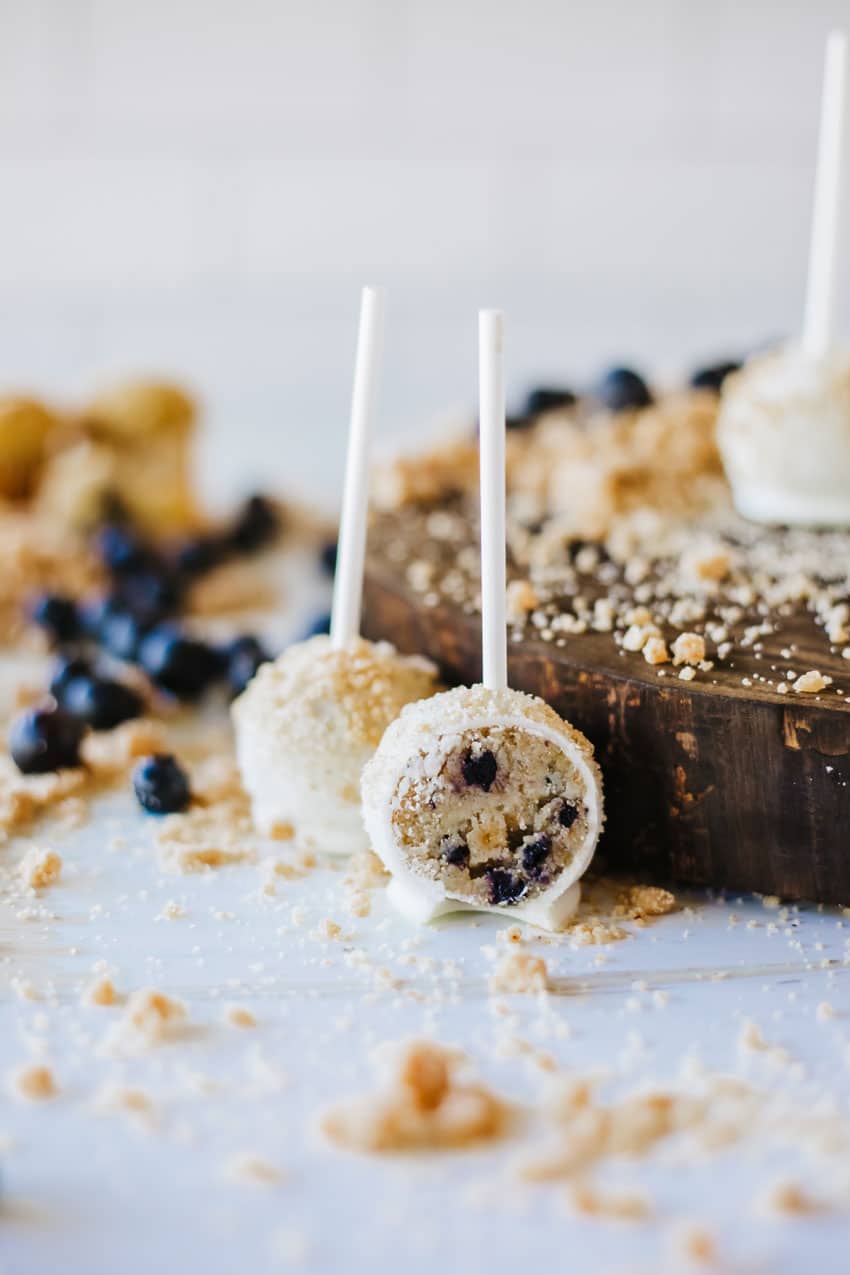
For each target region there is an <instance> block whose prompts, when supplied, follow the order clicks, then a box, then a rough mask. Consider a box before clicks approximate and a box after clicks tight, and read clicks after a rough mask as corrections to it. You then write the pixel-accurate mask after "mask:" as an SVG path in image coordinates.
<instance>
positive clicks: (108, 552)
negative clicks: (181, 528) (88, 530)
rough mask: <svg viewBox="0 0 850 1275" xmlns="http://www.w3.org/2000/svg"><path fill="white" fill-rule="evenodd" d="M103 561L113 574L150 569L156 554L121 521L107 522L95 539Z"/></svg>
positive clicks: (126, 573)
mask: <svg viewBox="0 0 850 1275" xmlns="http://www.w3.org/2000/svg"><path fill="white" fill-rule="evenodd" d="M95 545H96V548H97V552H98V555H99V557H100V560H101V562H102V563H103V565H104V566H105V567H106V569H107V570H108V571H110V572H112V574H113V575H128V574H131V573H133V572H137V571H147V570H150V568H151V567H152V566H155V565H156V561H157V559H156V555H155V554H154V553H153V552H152V551H151V549H150V548H149V547H148V546H147V545H146V544H145V543H144V541H143V540H141V539H140V538H139V537H138V536H137V535H136V534H135V532H133V531H131V530H130V528H129V527H127V526H124V525H123V524H121V523H107V524H106V526H104V527H101V529H100V531H99V532H98V533H97V537H96V539H95Z"/></svg>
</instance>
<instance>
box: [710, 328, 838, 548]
mask: <svg viewBox="0 0 850 1275" xmlns="http://www.w3.org/2000/svg"><path fill="white" fill-rule="evenodd" d="M717 441H718V445H719V447H720V451H721V454H722V456H723V463H724V465H725V466H726V473H727V476H728V478H729V482H730V483H731V485H732V493H733V496H734V500H735V505H736V507H737V509H738V511H739V513H741V514H743V516H744V517H745V518H751V519H752V520H753V521H754V522H765V523H779V524H790V525H803V526H812V527H825V526H841V525H850V353H847V352H843V351H834V352H831V353H830V354H829V355H827V357H825V358H823V359H812V358H810V357H809V356H808V355H806V354H805V352H804V351H803V350H801V349H799V348H797V347H788V348H786V349H782V350H776V351H772V352H771V353H770V354H764V355H760V356H758V357H756V358H753V359H750V360H749V362H748V363H746V364H745V366H744V367H743V368H742V369H741V371H739V372H736V373H734V374H733V375H732V376H729V377H728V378H727V380H726V382H725V383H724V387H723V395H722V399H721V403H720V414H719V416H718V421H717Z"/></svg>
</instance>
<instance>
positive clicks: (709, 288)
mask: <svg viewBox="0 0 850 1275" xmlns="http://www.w3.org/2000/svg"><path fill="white" fill-rule="evenodd" d="M848 18H850V5H848V3H847V0H737V2H736V0H572V2H570V0H561V2H560V3H558V2H557V0H523V3H516V2H514V0H489V2H488V0H427V2H426V0H297V2H296V0H0V158H2V166H1V167H0V227H2V236H1V237H0V385H2V386H9V387H11V386H31V387H35V388H38V389H43V390H50V391H56V392H59V391H61V392H63V393H71V394H76V393H78V392H83V391H85V390H86V389H87V388H89V387H90V386H92V385H93V384H95V383H96V382H97V381H98V379H99V378H101V377H103V376H105V375H108V374H112V373H115V372H119V371H124V370H127V369H137V368H141V369H146V368H150V369H162V370H165V371H171V372H174V373H177V374H180V375H182V376H185V377H188V378H189V380H190V381H191V382H193V383H194V384H195V385H196V386H197V387H198V388H199V389H200V390H201V391H202V393H203V395H204V397H205V399H206V401H207V405H208V409H209V413H210V442H209V447H208V448H207V451H206V456H205V461H204V468H205V477H206V480H207V481H208V482H209V483H210V485H211V487H213V488H215V489H216V490H218V491H222V490H223V489H224V488H225V487H227V486H231V485H234V484H244V483H249V482H251V481H252V480H254V481H262V482H264V483H265V484H266V485H268V484H269V483H270V481H272V479H277V480H278V481H279V482H280V483H282V484H284V485H289V486H298V485H301V486H302V487H303V486H305V485H306V486H307V487H309V488H310V489H311V490H313V491H316V492H325V493H330V496H331V499H332V498H333V490H334V489H333V483H334V482H335V480H336V478H337V476H338V474H339V472H340V469H341V457H340V456H339V455H338V448H337V442H338V440H339V438H340V434H341V431H342V430H343V429H344V425H345V418H346V413H347V398H348V392H349V384H350V376H351V356H352V349H353V342H354V327H355V320H356V309H357V300H358V297H357V294H358V289H359V286H360V284H361V283H362V282H364V281H366V282H368V281H378V282H385V283H386V284H387V285H388V286H389V288H390V289H391V310H390V330H389V336H388V346H387V379H386V392H385V394H384V400H383V411H382V430H383V432H384V433H385V434H387V435H394V434H401V433H405V432H406V433H410V432H414V431H416V430H417V429H419V428H421V426H422V424H423V422H426V421H427V420H428V419H429V417H431V416H432V415H433V414H434V413H435V412H439V411H441V410H442V409H444V408H445V407H446V406H447V405H451V404H458V403H464V402H469V401H471V400H472V397H473V393H474V385H475V367H474V351H475V310H476V308H477V307H478V306H479V305H481V304H490V305H492V304H498V305H503V306H505V307H506V308H507V310H508V314H509V323H510V336H509V341H510V345H509V362H510V369H511V383H512V386H513V389H514V391H515V393H520V392H521V391H522V389H523V388H524V387H525V386H526V385H527V384H528V383H530V382H532V381H533V380H535V379H536V378H540V377H547V378H552V377H555V378H564V377H566V378H568V379H571V380H576V379H577V380H581V379H582V378H585V377H587V376H590V375H592V374H593V373H594V372H595V371H596V370H597V369H598V368H599V367H600V365H603V364H605V363H606V362H609V361H611V360H631V361H634V362H636V363H637V364H638V365H649V366H651V367H656V368H659V369H663V370H665V371H674V372H675V371H678V370H679V369H680V368H684V367H685V366H686V365H689V364H691V363H692V362H693V360H695V359H701V358H703V357H704V356H715V355H723V354H726V353H727V352H731V353H735V352H737V351H739V350H740V349H742V348H745V347H747V346H748V345H752V344H755V343H760V342H761V341H763V340H764V339H767V338H770V337H772V336H775V335H778V334H782V333H784V332H788V331H791V330H793V329H794V326H795V324H796V323H797V320H798V316H799V313H800V308H801V298H802V291H803V281H804V271H805V258H806V251H807V242H808V218H809V204H810V185H811V175H812V168H813V161H814V140H815V131H816V124H817V116H818V105H819V100H818V99H819V91H820V74H821V65H822V46H823V40H824V37H825V35H826V32H827V31H828V30H829V28H830V26H831V25H834V24H835V23H837V22H839V21H842V20H843V21H845V22H847V21H848ZM847 207H848V216H850V201H848V205H847ZM845 220H846V219H845ZM845 259H846V260H850V257H847V258H845ZM845 273H846V271H845ZM842 314H843V316H844V319H845V322H846V320H847V318H848V315H850V289H848V288H847V287H845V288H844V290H843V296H842Z"/></svg>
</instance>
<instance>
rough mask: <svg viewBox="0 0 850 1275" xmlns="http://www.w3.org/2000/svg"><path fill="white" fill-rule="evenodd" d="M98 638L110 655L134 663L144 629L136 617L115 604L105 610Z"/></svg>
mask: <svg viewBox="0 0 850 1275" xmlns="http://www.w3.org/2000/svg"><path fill="white" fill-rule="evenodd" d="M98 636H99V638H100V642H101V645H102V646H103V648H104V650H107V651H108V652H109V653H110V655H114V656H115V657H116V659H119V660H128V661H133V660H135V659H136V658H137V657H138V654H139V644H140V642H141V640H142V637H143V636H144V628H143V627H142V626H141V625H140V624H139V622H138V620H137V619H136V617H135V616H133V615H130V613H129V611H125V610H123V609H122V608H120V607H119V606H118V605H117V603H115V604H113V605H112V606H110V607H108V608H107V609H106V610H105V613H104V615H103V618H102V620H101V623H100V630H99V635H98Z"/></svg>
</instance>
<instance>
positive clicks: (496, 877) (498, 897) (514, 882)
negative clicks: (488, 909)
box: [486, 868, 525, 904]
mask: <svg viewBox="0 0 850 1275" xmlns="http://www.w3.org/2000/svg"><path fill="white" fill-rule="evenodd" d="M486 876H487V884H488V886H489V887H490V902H491V903H493V904H496V903H516V901H517V899H518V898H519V897H520V895H521V894H522V893H523V891H524V890H525V883H524V882H523V881H521V880H520V878H519V877H518V876H516V875H515V873H513V872H508V871H507V870H506V869H505V868H488V870H487V873H486Z"/></svg>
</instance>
